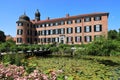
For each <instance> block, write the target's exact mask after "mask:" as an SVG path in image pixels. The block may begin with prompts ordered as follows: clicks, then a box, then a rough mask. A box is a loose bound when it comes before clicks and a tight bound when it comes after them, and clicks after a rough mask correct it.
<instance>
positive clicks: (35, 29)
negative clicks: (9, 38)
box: [16, 11, 109, 44]
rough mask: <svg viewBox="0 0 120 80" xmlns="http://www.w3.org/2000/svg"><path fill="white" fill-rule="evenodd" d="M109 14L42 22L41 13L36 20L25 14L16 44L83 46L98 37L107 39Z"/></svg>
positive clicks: (20, 21)
mask: <svg viewBox="0 0 120 80" xmlns="http://www.w3.org/2000/svg"><path fill="white" fill-rule="evenodd" d="M108 15H109V13H91V14H83V15H77V16H69V14H67V15H66V17H63V18H56V19H50V18H49V17H48V18H47V20H40V13H39V11H37V12H36V13H35V20H30V19H29V17H28V16H26V15H25V14H24V15H22V16H20V18H19V20H18V21H17V22H16V23H17V35H16V44H49V43H53V42H57V43H64V44H81V43H88V42H91V41H93V40H94V39H95V38H96V37H99V36H101V35H104V36H105V37H107V32H108Z"/></svg>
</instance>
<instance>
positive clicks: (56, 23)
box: [18, 16, 101, 28]
mask: <svg viewBox="0 0 120 80" xmlns="http://www.w3.org/2000/svg"><path fill="white" fill-rule="evenodd" d="M99 20H101V16H96V17H94V21H99ZM90 21H91V17H86V18H84V22H90ZM80 22H81V19H76V20H75V23H80ZM72 23H73V21H72V20H68V21H67V24H72ZM64 24H65V21H59V22H55V23H44V24H40V25H33V26H31V25H29V24H27V26H28V27H29V26H31V27H35V28H39V27H48V26H58V25H64ZM18 26H23V23H18Z"/></svg>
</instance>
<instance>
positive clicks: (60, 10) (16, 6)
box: [0, 0, 120, 37]
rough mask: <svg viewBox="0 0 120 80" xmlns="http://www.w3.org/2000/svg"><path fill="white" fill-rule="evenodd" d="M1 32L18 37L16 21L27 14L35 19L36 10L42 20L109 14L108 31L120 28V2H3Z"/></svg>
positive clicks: (108, 0) (94, 0) (105, 0)
mask: <svg viewBox="0 0 120 80" xmlns="http://www.w3.org/2000/svg"><path fill="white" fill-rule="evenodd" d="M0 3H1V4H0V30H2V31H4V32H5V34H6V35H11V36H13V37H15V36H16V21H17V20H18V19H19V16H20V15H22V14H23V13H24V12H26V15H28V16H29V17H30V19H34V13H35V11H36V9H39V11H40V13H41V20H44V19H46V18H47V17H48V16H49V17H50V18H59V17H64V16H65V15H66V14H67V13H69V14H70V16H73V15H79V14H88V13H94V12H109V13H110V14H109V18H108V29H109V30H111V29H116V30H118V29H119V28H120V7H119V6H120V0H1V1H0Z"/></svg>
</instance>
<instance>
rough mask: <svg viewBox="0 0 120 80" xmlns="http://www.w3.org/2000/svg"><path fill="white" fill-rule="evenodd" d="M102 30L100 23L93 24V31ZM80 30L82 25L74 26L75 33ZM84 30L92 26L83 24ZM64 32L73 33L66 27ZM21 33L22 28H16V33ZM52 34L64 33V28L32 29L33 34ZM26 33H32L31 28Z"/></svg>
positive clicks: (86, 30) (88, 30)
mask: <svg viewBox="0 0 120 80" xmlns="http://www.w3.org/2000/svg"><path fill="white" fill-rule="evenodd" d="M100 31H102V25H100V24H98V25H94V32H100ZM81 32H82V27H81V26H78V27H75V33H81ZM84 32H92V27H91V26H85V27H84ZM66 33H67V34H71V33H73V28H72V27H70V28H67V29H66ZM22 34H23V30H22V29H18V30H17V35H22ZM53 34H65V28H61V29H51V30H42V31H34V33H33V35H34V36H37V35H38V36H39V35H53ZM27 35H32V30H27Z"/></svg>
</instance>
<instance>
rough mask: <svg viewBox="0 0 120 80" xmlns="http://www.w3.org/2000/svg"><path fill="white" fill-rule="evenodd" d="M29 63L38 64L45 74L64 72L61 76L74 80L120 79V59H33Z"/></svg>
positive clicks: (90, 57) (87, 57)
mask: <svg viewBox="0 0 120 80" xmlns="http://www.w3.org/2000/svg"><path fill="white" fill-rule="evenodd" d="M29 63H30V64H34V63H36V64H37V68H38V69H39V70H40V71H42V72H44V73H47V72H49V71H50V70H63V74H62V75H60V76H63V77H64V76H67V77H68V78H69V77H72V78H74V80H112V79H118V78H119V77H120V67H119V66H120V57H100V56H81V57H80V58H79V59H78V58H73V57H65V56H64V57H63V56H62V57H57V56H56V57H46V58H43V57H39V58H36V57H31V58H29ZM71 80H72V79H71Z"/></svg>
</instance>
